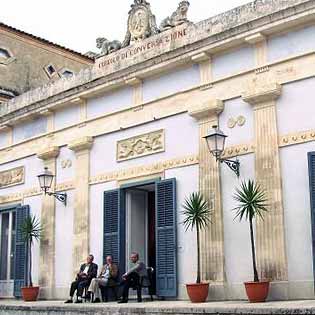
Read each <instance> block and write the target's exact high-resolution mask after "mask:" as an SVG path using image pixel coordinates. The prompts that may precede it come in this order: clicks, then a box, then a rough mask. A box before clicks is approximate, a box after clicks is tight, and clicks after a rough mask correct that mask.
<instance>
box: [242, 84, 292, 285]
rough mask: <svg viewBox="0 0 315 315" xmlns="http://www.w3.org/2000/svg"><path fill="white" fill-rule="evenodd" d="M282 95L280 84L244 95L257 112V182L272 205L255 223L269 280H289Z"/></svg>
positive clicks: (262, 268) (254, 87)
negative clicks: (280, 115) (279, 119)
mask: <svg viewBox="0 0 315 315" xmlns="http://www.w3.org/2000/svg"><path fill="white" fill-rule="evenodd" d="M280 95H281V86H280V85H279V84H277V83H263V82H262V81H260V82H254V83H253V84H252V85H251V86H250V87H249V89H248V90H247V91H246V92H245V93H244V94H243V100H244V101H245V102H247V103H249V104H251V105H252V106H253V109H254V121H255V122H254V123H255V173H256V180H257V182H258V183H259V184H261V186H262V187H263V188H264V189H265V190H266V194H267V197H268V204H269V212H268V213H266V214H265V215H264V220H260V219H258V220H257V222H256V243H257V244H256V247H257V260H258V267H259V271H260V273H261V277H262V278H264V279H270V280H287V259H286V250H285V239H284V214H283V200H282V185H281V171H280V156H279V143H278V128H277V113H276V100H277V98H278V97H279V96H280Z"/></svg>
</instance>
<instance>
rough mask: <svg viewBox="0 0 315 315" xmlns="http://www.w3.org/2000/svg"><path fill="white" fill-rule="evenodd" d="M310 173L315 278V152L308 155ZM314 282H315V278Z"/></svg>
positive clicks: (314, 269)
mask: <svg viewBox="0 0 315 315" xmlns="http://www.w3.org/2000/svg"><path fill="white" fill-rule="evenodd" d="M308 172H309V183H310V200H311V220H312V247H313V271H314V276H315V152H310V153H308ZM314 281H315V278H314Z"/></svg>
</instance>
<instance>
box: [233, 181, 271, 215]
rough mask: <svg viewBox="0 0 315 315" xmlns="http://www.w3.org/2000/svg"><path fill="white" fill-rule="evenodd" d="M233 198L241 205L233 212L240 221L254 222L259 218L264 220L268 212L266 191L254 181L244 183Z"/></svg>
mask: <svg viewBox="0 0 315 315" xmlns="http://www.w3.org/2000/svg"><path fill="white" fill-rule="evenodd" d="M233 198H234V200H235V201H236V202H237V203H238V204H239V205H238V206H237V207H236V208H234V209H233V211H236V215H235V218H239V220H240V221H242V220H243V219H245V220H247V221H252V220H253V219H254V218H255V217H257V216H258V217H260V218H261V219H263V213H264V212H267V211H268V204H267V197H266V194H265V191H264V190H263V189H262V188H261V187H260V186H259V185H258V184H257V183H255V182H254V181H253V180H248V181H247V182H246V181H243V182H242V183H241V187H240V188H237V189H236V193H235V194H234V196H233Z"/></svg>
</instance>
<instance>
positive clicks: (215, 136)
mask: <svg viewBox="0 0 315 315" xmlns="http://www.w3.org/2000/svg"><path fill="white" fill-rule="evenodd" d="M204 138H205V140H206V141H207V145H208V148H209V151H210V152H211V153H212V155H213V156H214V157H215V158H216V159H219V158H220V156H221V155H222V153H223V151H224V148H225V139H226V138H227V136H226V135H225V134H224V133H223V131H221V130H220V129H218V127H216V126H214V127H213V129H212V130H211V131H210V132H209V134H208V135H207V136H205V137H204Z"/></svg>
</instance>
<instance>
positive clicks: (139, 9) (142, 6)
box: [122, 0, 159, 47]
mask: <svg viewBox="0 0 315 315" xmlns="http://www.w3.org/2000/svg"><path fill="white" fill-rule="evenodd" d="M158 33H159V29H158V27H157V25H156V19H155V16H154V15H153V13H152V11H151V7H150V3H149V2H147V1H145V0H134V4H132V5H131V10H130V11H129V18H128V23H127V33H126V36H125V40H124V42H123V44H122V46H123V47H127V46H129V45H130V44H131V43H133V42H137V41H140V40H143V39H145V38H147V37H150V36H152V35H155V34H158Z"/></svg>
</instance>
